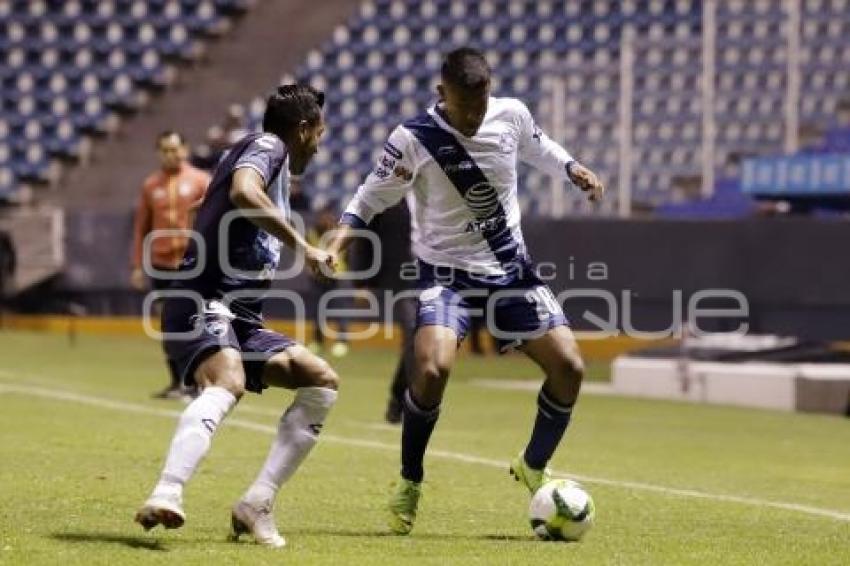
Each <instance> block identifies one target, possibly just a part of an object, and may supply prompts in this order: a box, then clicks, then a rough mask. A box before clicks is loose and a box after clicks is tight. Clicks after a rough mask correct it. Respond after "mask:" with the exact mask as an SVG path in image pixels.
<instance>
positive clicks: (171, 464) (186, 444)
mask: <svg viewBox="0 0 850 566" xmlns="http://www.w3.org/2000/svg"><path fill="white" fill-rule="evenodd" d="M236 401H237V399H236V397H234V396H233V394H232V393H231V392H230V391H228V390H227V389H225V388H223V387H207V388H206V389H204V391H203V393H201V394H200V395H199V396H198V398H197V399H195V400H194V401H192V402H191V403H189V405H188V406H187V407H186V410H185V411H183V414H182V415H180V420H179V421H178V422H177V430H176V431H175V432H174V437H173V438H172V440H171V447H170V448H169V450H168V457H167V458H166V459H165V466H164V467H163V469H162V475H160V478H159V483H158V484H157V486H156V488H154V494H164V495H165V494H175V493H176V494H177V495H180V494H181V493H182V491H183V484H185V483H186V482H187V481H189V478H191V477H192V474H194V473H195V469H196V468H197V467H198V464H200V462H201V460H202V459H203V458H204V456H205V455H206V454H207V451H208V450H209V448H210V442H211V441H212V436H213V434H215V431H216V429H217V428H218V425H219V424H220V423H221V421H222V419H224V417H225V415H227V413H228V412H230V410H231V409H232V408H233V406H234V405H236Z"/></svg>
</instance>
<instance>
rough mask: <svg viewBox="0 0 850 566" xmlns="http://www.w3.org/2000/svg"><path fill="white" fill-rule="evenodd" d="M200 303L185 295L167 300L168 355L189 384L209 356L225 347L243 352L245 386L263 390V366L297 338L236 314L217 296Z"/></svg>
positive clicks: (164, 311)
mask: <svg viewBox="0 0 850 566" xmlns="http://www.w3.org/2000/svg"><path fill="white" fill-rule="evenodd" d="M198 306H199V305H198V304H197V303H196V302H195V301H193V300H191V299H186V298H182V297H172V298H168V299H166V300H165V304H164V305H163V309H162V332H163V333H164V334H165V336H164V338H163V345H164V347H165V352H166V354H167V355H168V358H169V359H170V360H172V361H173V362H174V363H175V364H176V369H177V371H178V372H179V375H180V377H181V379H182V381H183V383H185V384H186V385H188V386H191V385H193V384H194V383H195V370H196V369H197V367H198V365H199V364H200V363H201V362H202V361H204V360H205V359H206V358H207V357H209V356H210V355H212V354H214V353H215V352H218V351H219V350H221V349H222V348H233V349H235V350H239V351H240V352H242V366H243V368H244V370H245V388H246V389H247V390H248V391H253V392H255V393H262V390H263V389H265V388H266V387H268V386H267V385H266V384H265V383H263V379H262V378H263V367H264V366H265V364H266V362H267V361H269V359H270V358H271V357H272V356H274V355H275V354H277V353H279V352H282V351H283V350H285V349H287V348H289V347H290V346H293V345H294V344H296V342H295V340H293V339H291V338H289V337H288V336H284V335H283V334H280V333H277V332H274V331H273V330H269V329H267V328H265V327H263V325H262V324H261V323H260V322H259V321H257V320H249V319H246V318H240V317H237V316H235V315H234V314H233V313H232V312H231V311H230V310H229V309H228V308H227V307H225V306H224V305H223V304H222V303H221V302H219V301H216V300H207V301H204V305H203V309H202V310H201V311H200V312H199V308H198Z"/></svg>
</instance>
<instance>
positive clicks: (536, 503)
mask: <svg viewBox="0 0 850 566" xmlns="http://www.w3.org/2000/svg"><path fill="white" fill-rule="evenodd" d="M595 515H596V506H595V505H594V504H593V499H591V497H590V494H589V493H587V492H586V491H585V490H584V488H582V486H581V485H579V484H578V483H576V482H574V481H571V480H566V479H558V480H551V481H548V482H546V483H545V484H543V486H541V487H540V489H538V490H537V493H535V494H534V497H532V498H531V504H530V505H529V506H528V518H529V520H530V521H531V528H532V529H534V533H535V534H536V535H537V537H538V538H541V539H543V540H565V541H577V540H579V539H580V538H581V537H582V536H584V534H585V533H586V532H587V531H589V530H590V527H592V526H593V518H594V516H595Z"/></svg>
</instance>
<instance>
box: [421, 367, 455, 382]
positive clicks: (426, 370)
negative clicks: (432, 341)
mask: <svg viewBox="0 0 850 566" xmlns="http://www.w3.org/2000/svg"><path fill="white" fill-rule="evenodd" d="M420 375H421V376H422V380H423V381H425V382H428V383H444V382H445V381H446V380H448V378H449V367H448V366H444V365H442V364H427V365H426V366H424V367H423V368H422V370H421V373H420Z"/></svg>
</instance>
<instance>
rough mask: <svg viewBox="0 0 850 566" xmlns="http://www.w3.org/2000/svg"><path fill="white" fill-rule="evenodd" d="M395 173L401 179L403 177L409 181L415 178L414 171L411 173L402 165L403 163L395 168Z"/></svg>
mask: <svg viewBox="0 0 850 566" xmlns="http://www.w3.org/2000/svg"><path fill="white" fill-rule="evenodd" d="M393 174H394V175H395V176H396V177H398V178H399V179H403V180H405V181H407V182H408V183H409V182H410V181H412V180H413V173H411V172H410V171H409V170H407V169H406V168H404V167H402V166H401V165H399V166H398V167H396V168H395V169H393Z"/></svg>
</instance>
